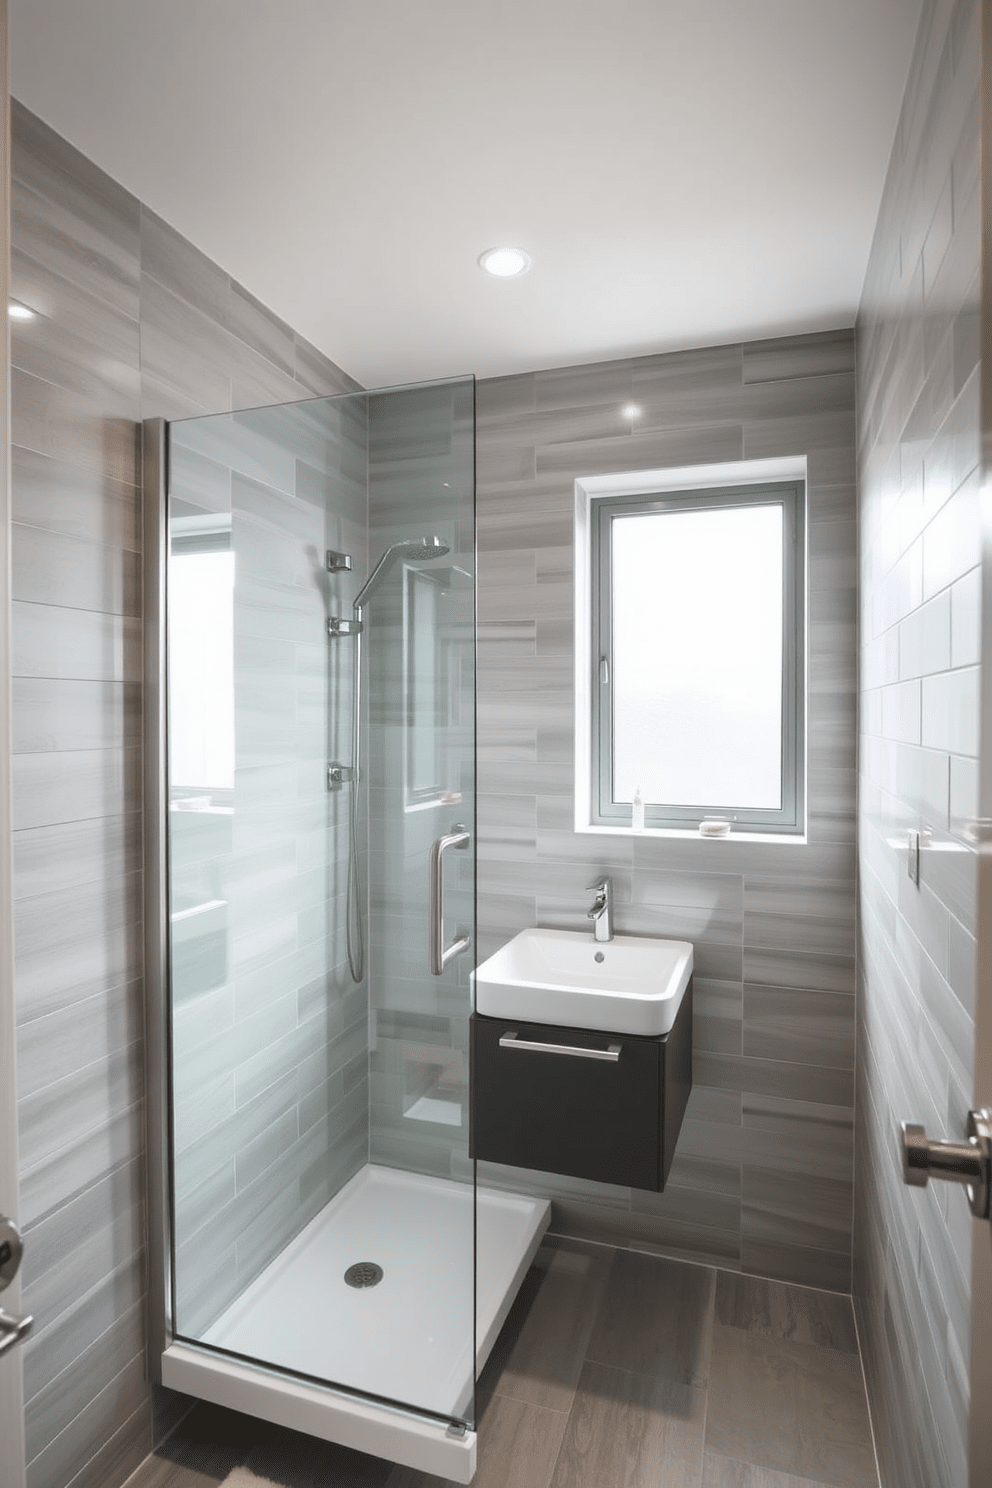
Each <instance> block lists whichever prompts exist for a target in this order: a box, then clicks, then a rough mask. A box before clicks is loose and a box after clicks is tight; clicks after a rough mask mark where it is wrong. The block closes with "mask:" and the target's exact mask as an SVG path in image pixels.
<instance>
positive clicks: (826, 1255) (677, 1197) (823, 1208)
mask: <svg viewBox="0 0 992 1488" xmlns="http://www.w3.org/2000/svg"><path fill="white" fill-rule="evenodd" d="M628 403H634V404H636V405H637V406H638V407H639V408H640V409H641V410H642V412H641V414H640V416H639V417H638V418H637V419H636V420H633V421H632V420H631V419H629V418H625V417H624V416H623V414H622V413H621V410H622V408H623V407H624V405H626V404H628ZM478 418H479V423H478V525H479V619H480V632H479V907H478V912H479V955H480V957H484V956H486V955H488V954H490V953H491V952H492V951H493V950H495V949H496V948H497V947H498V946H499V945H501V944H502V943H503V942H504V941H506V940H508V939H509V938H510V937H511V936H512V935H514V934H515V933H516V932H517V931H518V930H520V929H522V928H524V927H525V926H526V925H533V924H539V925H551V926H558V927H561V928H566V929H583V928H588V922H587V920H586V919H585V911H586V909H587V907H588V903H589V895H588V893H587V891H586V885H587V884H589V883H591V882H592V881H593V879H594V878H596V877H597V876H598V875H599V874H601V873H603V872H607V873H609V874H610V875H611V877H612V878H613V882H614V887H615V890H616V900H617V911H616V923H617V928H618V930H620V931H627V932H631V933H635V934H642V935H646V934H657V935H670V936H677V937H680V938H684V939H688V940H691V941H692V942H693V943H694V946H695V954H696V992H695V1025H694V1042H695V1072H694V1081H695V1085H694V1089H693V1094H692V1098H691V1101H690V1105H689V1110H688V1113H687V1116H686V1120H685V1124H684V1127H683V1131H682V1136H681V1139H680V1142H679V1147H678V1151H677V1153H676V1157H675V1164H674V1167H673V1170H672V1174H671V1179H670V1186H669V1187H668V1188H667V1189H666V1191H665V1193H664V1194H663V1195H660V1196H659V1195H655V1194H647V1193H635V1192H630V1191H628V1190H625V1189H618V1188H613V1187H610V1186H608V1185H592V1184H586V1183H581V1182H579V1181H577V1180H573V1179H562V1178H552V1177H548V1176H545V1175H541V1176H537V1175H535V1174H527V1173H522V1172H520V1173H518V1172H516V1171H508V1170H506V1169H502V1170H500V1169H497V1168H492V1169H490V1168H489V1167H488V1166H486V1165H480V1179H481V1180H482V1181H492V1182H506V1183H511V1184H514V1185H518V1186H520V1187H522V1188H524V1189H527V1190H534V1191H538V1192H540V1191H543V1192H547V1193H550V1194H551V1195H552V1196H553V1197H554V1199H555V1208H554V1220H553V1224H554V1227H555V1228H556V1229H557V1230H559V1231H562V1232H566V1233H570V1234H575V1235H582V1236H586V1237H590V1238H593V1239H598V1240H609V1241H610V1242H612V1243H614V1244H620V1245H628V1246H634V1247H637V1248H641V1249H649V1250H658V1251H665V1252H669V1253H672V1254H677V1255H688V1256H692V1257H693V1258H695V1259H698V1260H707V1261H710V1262H714V1263H717V1264H719V1265H721V1266H726V1267H730V1268H733V1269H741V1270H744V1271H750V1272H755V1273H758V1274H761V1275H766V1276H773V1277H781V1278H784V1279H787V1280H790V1281H800V1282H805V1283H808V1284H811V1285H816V1286H825V1287H831V1288H835V1289H837V1290H841V1291H846V1290H849V1288H850V1277H851V1208H852V1178H853V1158H852V1141H853V1105H854V827H855V628H856V597H855V583H856V563H855V525H854V513H855V497H854V474H855V472H854V466H855V458H854V338H853V334H852V333H851V332H850V331H838V332H836V333H830V334H823V335H815V336H806V337H798V338H795V339H789V340H776V341H768V342H760V343H757V344H751V345H746V346H741V345H734V346H724V347H716V348H711V349H708V350H702V351H687V352H679V353H674V354H668V355H663V356H656V357H640V358H635V359H632V360H627V361H617V362H609V363H602V364H597V365H591V366H584V367H573V368H567V369H563V370H558V371H549V372H539V373H534V374H528V375H526V376H520V377H508V378H500V379H496V380H493V381H488V382H483V383H480V385H479V390H478ZM782 455H806V456H807V458H808V462H809V487H808V501H809V508H808V515H809V554H810V577H809V611H810V630H809V642H810V672H809V790H810V796H809V802H810V812H809V842H808V845H806V846H802V847H798V846H791V845H790V846H776V845H773V844H767V845H751V844H745V843H735V842H733V841H721V842H712V841H710V842H704V841H674V840H669V841H665V840H661V839H650V838H639V839H632V838H630V837H616V838H603V837H595V838H592V837H585V836H581V835H576V834H575V833H574V832H573V830H572V819H573V807H572V789H573V727H574V706H573V696H572V667H573V643H572V630H573V543H572V523H573V510H574V494H573V483H574V480H575V479H576V477H579V476H588V475H598V474H601V473H605V472H609V471H617V470H636V469H641V468H644V469H649V468H656V467H660V466H664V465H683V464H692V463H702V462H707V463H708V462H711V461H718V460H741V459H746V458H752V457H767V456H782Z"/></svg>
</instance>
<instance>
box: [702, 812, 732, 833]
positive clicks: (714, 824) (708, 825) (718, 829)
mask: <svg viewBox="0 0 992 1488" xmlns="http://www.w3.org/2000/svg"><path fill="white" fill-rule="evenodd" d="M699 835H700V837H729V836H730V823H729V821H728V820H727V818H726V817H725V816H704V817H703V819H702V821H701V822H700V823H699Z"/></svg>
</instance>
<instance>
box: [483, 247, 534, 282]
mask: <svg viewBox="0 0 992 1488" xmlns="http://www.w3.org/2000/svg"><path fill="white" fill-rule="evenodd" d="M479 267H480V268H483V269H485V271H486V273H487V274H494V275H495V276H496V278H497V279H515V278H516V277H517V275H518V274H526V272H527V270H528V269H529V268H530V259H529V258H528V256H527V254H526V253H525V252H524V250H523V249H522V248H487V249H486V251H485V253H483V254H480V256H479Z"/></svg>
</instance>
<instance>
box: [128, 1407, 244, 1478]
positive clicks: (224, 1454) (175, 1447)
mask: <svg viewBox="0 0 992 1488" xmlns="http://www.w3.org/2000/svg"><path fill="white" fill-rule="evenodd" d="M268 1429H269V1428H268V1427H266V1426H265V1425H264V1423H263V1422H261V1421H255V1420H253V1419H252V1418H251V1417H250V1416H242V1415H239V1414H238V1412H236V1411H228V1410H223V1409H221V1407H219V1406H214V1405H204V1404H202V1403H201V1404H199V1405H197V1406H195V1407H194V1409H193V1410H192V1411H191V1412H190V1414H189V1415H188V1416H187V1417H186V1419H185V1420H184V1421H182V1422H181V1423H180V1425H179V1426H178V1427H177V1429H176V1430H175V1431H174V1432H173V1433H172V1435H171V1436H170V1437H169V1438H168V1440H167V1441H165V1442H163V1443H162V1445H161V1446H160V1447H159V1448H158V1450H157V1451H156V1452H153V1453H152V1454H151V1456H150V1457H147V1458H146V1459H145V1461H144V1462H143V1463H142V1464H141V1466H140V1467H139V1468H138V1471H137V1472H136V1473H135V1474H134V1475H133V1476H132V1477H131V1478H130V1479H129V1481H128V1485H127V1488H213V1485H214V1484H216V1483H223V1481H224V1479H225V1478H226V1477H227V1476H228V1474H229V1473H231V1472H232V1471H233V1469H234V1468H235V1467H237V1465H238V1464H239V1463H240V1462H243V1461H244V1458H245V1454H246V1452H247V1451H248V1449H249V1447H251V1446H252V1445H253V1444H254V1443H255V1442H256V1441H258V1440H259V1439H260V1437H261V1435H262V1433H263V1432H265V1431H266V1430H268Z"/></svg>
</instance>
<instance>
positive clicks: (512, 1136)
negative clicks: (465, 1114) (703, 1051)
mask: <svg viewBox="0 0 992 1488" xmlns="http://www.w3.org/2000/svg"><path fill="white" fill-rule="evenodd" d="M691 1085H692V983H691V981H690V983H689V986H688V987H687V988H686V991H685V995H684V997H683V999H682V1005H681V1007H680V1008H679V1012H678V1016H677V1017H676V1020H675V1024H674V1026H673V1028H672V1030H671V1032H670V1033H668V1034H666V1035H665V1037H664V1038H637V1037H634V1036H632V1035H630V1034H622V1033H617V1034H613V1033H598V1032H596V1033H593V1032H590V1030H589V1029H586V1028H560V1027H556V1026H552V1025H548V1024H542V1023H525V1022H522V1021H520V1020H519V1019H513V1018H491V1017H484V1016H482V1015H481V1014H479V1013H476V1014H475V1015H474V1016H473V1019H472V1153H473V1156H475V1157H476V1158H479V1159H480V1160H484V1161H486V1162H498V1163H507V1164H509V1165H510V1166H512V1167H517V1168H537V1169H539V1170H540V1171H542V1172H546V1173H563V1174H567V1175H569V1176H571V1177H575V1178H590V1179H594V1180H596V1181H598V1182H600V1183H617V1184H622V1185H623V1186H624V1187H629V1188H645V1189H653V1190H655V1191H660V1190H661V1189H663V1188H664V1186H665V1179H666V1178H667V1176H668V1170H669V1168H670V1167H671V1162H672V1157H673V1155H674V1152H675V1142H676V1140H677V1138H678V1133H679V1129H680V1128H681V1125H682V1117H683V1115H684V1113H685V1107H686V1102H687V1101H688V1099H689V1090H690V1088H691Z"/></svg>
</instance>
